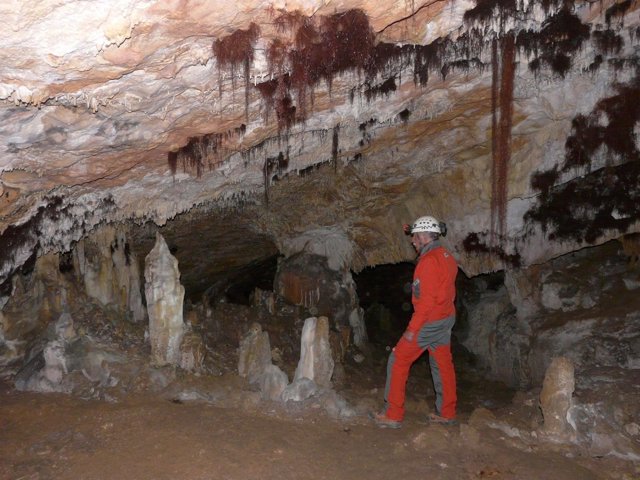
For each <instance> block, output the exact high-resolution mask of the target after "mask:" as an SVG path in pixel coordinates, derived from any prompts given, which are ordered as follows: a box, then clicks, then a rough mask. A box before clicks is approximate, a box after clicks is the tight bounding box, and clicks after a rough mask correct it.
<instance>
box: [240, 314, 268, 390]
mask: <svg viewBox="0 0 640 480" xmlns="http://www.w3.org/2000/svg"><path fill="white" fill-rule="evenodd" d="M238 356H239V358H238V374H239V375H240V376H241V377H246V378H247V379H248V380H249V383H255V382H258V381H259V380H260V377H261V376H262V374H263V373H264V372H265V371H266V370H267V368H268V367H269V366H270V365H271V345H270V342H269V334H268V333H267V332H263V331H262V327H261V326H260V324H259V323H254V324H252V325H251V327H250V328H249V331H248V332H247V333H246V334H245V336H244V338H243V339H242V340H241V341H240V351H239V355H238Z"/></svg>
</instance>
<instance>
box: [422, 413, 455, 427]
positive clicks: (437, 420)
mask: <svg viewBox="0 0 640 480" xmlns="http://www.w3.org/2000/svg"><path fill="white" fill-rule="evenodd" d="M428 420H429V423H433V424H436V425H457V424H458V421H457V420H456V419H455V418H446V417H441V416H440V415H438V414H436V413H430V414H429V417H428Z"/></svg>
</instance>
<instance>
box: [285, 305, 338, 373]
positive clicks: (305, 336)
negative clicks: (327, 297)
mask: <svg viewBox="0 0 640 480" xmlns="http://www.w3.org/2000/svg"><path fill="white" fill-rule="evenodd" d="M300 342H301V348H300V361H299V362H298V367H297V368H296V373H295V376H294V380H298V379H301V378H308V379H310V380H313V381H314V382H315V383H316V384H318V385H320V386H329V385H331V375H332V374H333V367H334V361H333V358H332V357H331V345H330V343H329V319H328V318H327V317H319V318H316V317H310V318H307V319H306V320H305V322H304V326H303V328H302V338H301V340H300Z"/></svg>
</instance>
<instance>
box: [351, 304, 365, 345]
mask: <svg viewBox="0 0 640 480" xmlns="http://www.w3.org/2000/svg"><path fill="white" fill-rule="evenodd" d="M349 325H350V326H351V330H352V331H353V344H354V345H355V346H356V347H360V348H362V347H364V346H365V345H366V343H367V342H368V341H369V337H368V336H367V326H366V325H365V322H364V310H363V309H362V308H361V307H357V308H354V309H353V310H352V311H351V314H350V315H349Z"/></svg>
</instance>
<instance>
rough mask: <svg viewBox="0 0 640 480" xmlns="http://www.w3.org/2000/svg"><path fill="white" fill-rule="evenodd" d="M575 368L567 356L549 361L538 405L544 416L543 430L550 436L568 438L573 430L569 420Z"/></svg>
mask: <svg viewBox="0 0 640 480" xmlns="http://www.w3.org/2000/svg"><path fill="white" fill-rule="evenodd" d="M574 373H575V369H574V367H573V363H572V362H571V360H569V359H568V358H564V357H556V358H554V359H553V360H552V361H551V365H549V368H548V369H547V374H546V375H545V377H544V382H543V383H542V392H540V407H541V408H542V415H543V416H544V432H545V433H546V434H547V435H549V436H550V437H557V438H561V439H565V440H566V439H568V438H569V437H570V435H571V434H572V433H573V432H574V431H575V426H573V425H571V423H570V422H569V415H568V414H569V410H570V409H571V407H572V406H573V400H572V396H573V392H574V390H575V378H574Z"/></svg>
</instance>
